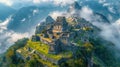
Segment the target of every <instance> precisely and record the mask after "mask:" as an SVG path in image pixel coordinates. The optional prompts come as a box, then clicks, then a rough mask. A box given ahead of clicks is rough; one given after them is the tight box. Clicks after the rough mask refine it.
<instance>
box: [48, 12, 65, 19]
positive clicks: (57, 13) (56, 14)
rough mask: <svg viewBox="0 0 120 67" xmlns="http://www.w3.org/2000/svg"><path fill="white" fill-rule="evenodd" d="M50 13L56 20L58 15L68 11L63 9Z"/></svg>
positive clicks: (63, 14)
mask: <svg viewBox="0 0 120 67" xmlns="http://www.w3.org/2000/svg"><path fill="white" fill-rule="evenodd" d="M49 15H50V16H51V17H52V18H53V19H54V20H55V19H56V18H57V17H58V16H65V15H66V12H63V11H53V12H51V13H50V14H49Z"/></svg>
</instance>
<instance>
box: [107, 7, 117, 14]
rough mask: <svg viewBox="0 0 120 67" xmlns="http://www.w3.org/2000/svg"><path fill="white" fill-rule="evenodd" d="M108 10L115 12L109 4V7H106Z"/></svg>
mask: <svg viewBox="0 0 120 67" xmlns="http://www.w3.org/2000/svg"><path fill="white" fill-rule="evenodd" d="M108 10H109V11H110V12H111V13H116V12H115V10H114V8H113V7H111V6H110V7H108Z"/></svg>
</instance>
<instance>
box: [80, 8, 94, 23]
mask: <svg viewBox="0 0 120 67" xmlns="http://www.w3.org/2000/svg"><path fill="white" fill-rule="evenodd" d="M92 15H93V11H92V10H91V9H90V8H88V7H87V6H84V7H82V9H81V11H80V16H81V17H83V18H85V19H86V20H88V21H91V20H92Z"/></svg>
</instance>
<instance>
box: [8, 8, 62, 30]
mask: <svg viewBox="0 0 120 67" xmlns="http://www.w3.org/2000/svg"><path fill="white" fill-rule="evenodd" d="M54 10H60V11H61V8H59V9H58V7H46V6H42V7H41V6H28V7H23V8H21V9H19V10H18V11H17V12H16V13H15V14H14V15H13V16H12V20H11V21H10V22H9V24H8V26H7V28H8V29H10V30H14V31H16V32H26V31H30V29H33V28H35V26H36V25H37V24H38V23H39V22H41V21H42V19H44V18H45V17H46V16H48V14H49V13H50V12H52V11H54Z"/></svg>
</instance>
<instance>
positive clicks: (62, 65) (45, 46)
mask: <svg viewBox="0 0 120 67" xmlns="http://www.w3.org/2000/svg"><path fill="white" fill-rule="evenodd" d="M48 18H51V17H50V16H49V17H47V19H46V20H45V21H44V22H42V23H40V25H39V26H38V27H36V33H35V34H34V35H33V36H32V37H31V38H30V39H21V40H18V41H17V42H15V44H14V45H13V46H11V47H10V48H9V49H8V51H7V52H6V53H5V55H4V56H3V58H1V60H0V61H1V63H0V65H1V66H2V67H5V66H12V67H14V66H17V67H21V66H23V67H26V66H28V67H41V66H42V67H46V66H47V67H96V66H98V67H104V66H115V65H118V66H119V62H118V61H116V59H115V58H114V54H113V52H114V51H113V50H112V51H111V50H110V49H109V48H111V47H113V44H112V43H110V42H108V41H106V40H104V39H102V38H101V37H100V36H99V34H98V33H99V32H100V30H99V28H97V27H95V26H93V25H92V24H91V23H90V22H88V21H86V20H85V19H83V18H79V17H67V18H66V17H64V16H58V17H57V19H56V20H54V22H51V20H49V23H48ZM51 19H52V18H51ZM46 21H47V22H46ZM52 21H53V20H52ZM38 28H39V29H38ZM105 45H109V48H107V47H106V46H105ZM111 58H112V59H111Z"/></svg>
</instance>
